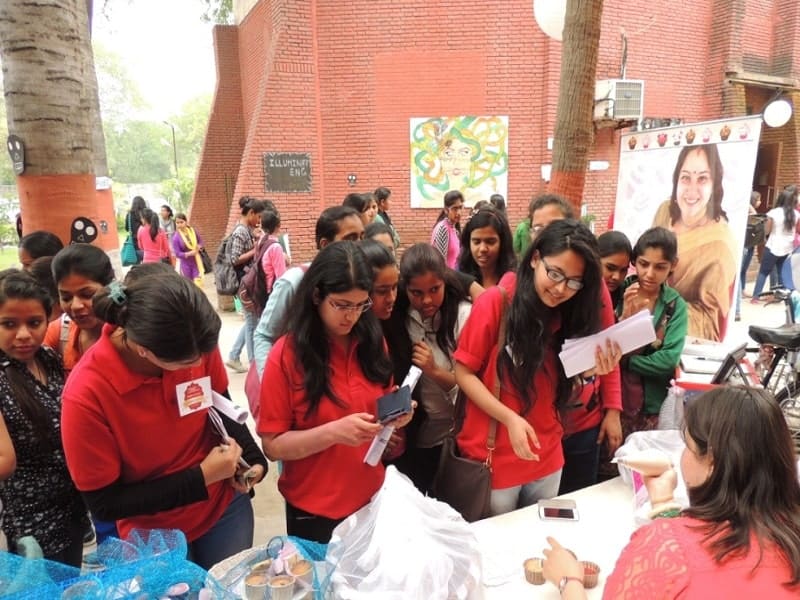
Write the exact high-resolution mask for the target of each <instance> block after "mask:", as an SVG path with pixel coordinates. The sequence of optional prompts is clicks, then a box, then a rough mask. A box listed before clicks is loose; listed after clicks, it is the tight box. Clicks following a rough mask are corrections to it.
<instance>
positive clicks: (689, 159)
mask: <svg viewBox="0 0 800 600" xmlns="http://www.w3.org/2000/svg"><path fill="white" fill-rule="evenodd" d="M760 135H761V117H760V116H759V117H748V118H742V119H727V120H724V121H713V122H705V123H692V124H684V125H678V126H674V127H665V128H661V129H652V130H644V131H637V132H634V133H629V134H626V135H623V136H622V138H621V144H620V164H619V181H618V184H617V200H616V207H615V209H614V229H617V230H619V231H622V232H623V233H625V235H627V236H628V238H629V239H630V240H631V244H635V243H636V240H637V239H638V238H639V236H640V235H641V234H642V233H643V232H644V231H645V230H646V229H648V228H650V227H655V226H661V227H666V228H667V229H670V230H672V231H673V232H674V233H675V234H676V236H677V238H678V263H677V264H676V265H675V269H674V270H673V272H672V274H671V275H670V279H669V283H670V285H671V286H672V287H674V288H675V289H676V290H677V291H678V292H679V293H680V294H681V296H683V299H684V300H686V303H687V305H688V308H689V335H690V336H694V337H699V338H705V339H711V340H717V341H719V340H722V339H723V338H724V336H725V332H726V330H727V324H728V317H729V316H730V310H731V304H732V300H733V292H734V285H735V282H736V274H737V273H738V272H739V265H740V264H741V260H742V247H743V245H744V234H745V229H746V225H747V215H748V206H749V201H750V192H751V190H752V186H753V171H754V170H755V164H756V154H757V153H758V140H759V137H760Z"/></svg>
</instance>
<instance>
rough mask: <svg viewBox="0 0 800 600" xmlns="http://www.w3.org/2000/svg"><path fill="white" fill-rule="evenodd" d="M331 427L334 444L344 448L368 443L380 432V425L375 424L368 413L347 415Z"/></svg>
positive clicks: (372, 416)
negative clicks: (341, 445) (342, 445)
mask: <svg viewBox="0 0 800 600" xmlns="http://www.w3.org/2000/svg"><path fill="white" fill-rule="evenodd" d="M331 425H333V426H334V429H333V431H334V437H335V439H336V441H335V443H337V444H344V445H345V446H360V445H361V444H364V443H365V442H370V441H372V439H373V438H374V437H375V436H376V435H378V432H379V431H380V430H381V424H380V423H375V417H374V415H371V414H369V413H355V414H352V415H347V416H346V417H342V418H341V419H338V420H336V421H334V422H333V423H331Z"/></svg>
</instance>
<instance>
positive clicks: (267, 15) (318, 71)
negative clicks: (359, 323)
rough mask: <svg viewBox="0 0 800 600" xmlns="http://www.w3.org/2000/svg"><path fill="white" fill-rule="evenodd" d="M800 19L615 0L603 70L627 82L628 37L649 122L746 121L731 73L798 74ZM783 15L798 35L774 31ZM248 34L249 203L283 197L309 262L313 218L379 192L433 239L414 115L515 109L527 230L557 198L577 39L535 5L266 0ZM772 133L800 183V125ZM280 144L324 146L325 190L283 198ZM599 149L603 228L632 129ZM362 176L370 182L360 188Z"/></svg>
mask: <svg viewBox="0 0 800 600" xmlns="http://www.w3.org/2000/svg"><path fill="white" fill-rule="evenodd" d="M797 13H798V10H797V7H796V3H795V0H748V1H745V0H715V1H714V2H711V3H704V2H694V3H689V2H685V3H680V4H679V5H676V4H675V3H667V2H663V3H652V2H646V1H645V0H628V1H625V2H623V1H622V0H606V2H605V6H604V12H603V24H602V34H601V40H600V54H599V60H598V68H597V78H598V79H606V78H617V77H620V71H621V67H622V64H621V63H622V37H621V33H622V31H623V30H624V32H625V34H626V37H627V42H628V54H627V63H626V76H627V77H628V78H630V79H643V80H645V101H644V106H645V110H644V113H645V115H647V116H653V117H678V118H682V119H684V120H685V121H687V122H693V121H703V120H709V119H715V118H720V117H723V116H732V115H737V114H745V112H746V110H747V106H748V105H750V102H749V101H748V96H747V94H746V89H745V88H744V86H742V85H741V84H733V83H731V82H730V81H728V80H727V79H726V77H725V74H726V73H727V72H728V71H731V70H742V69H747V67H752V66H754V65H755V66H758V65H761V64H764V65H769V69H771V70H775V69H776V68H778V67H780V68H781V69H786V68H787V67H785V66H780V65H785V64H788V65H789V66H788V69H789V72H791V73H792V74H794V76H796V75H797V73H798V71H799V70H800V32H799V31H798V28H799V27H800V21H799V19H800V17H799V16H798V14H797ZM765 17H767V18H765ZM776 24H779V25H780V31H781V33H782V34H783V35H781V36H775V35H774V34H775V33H776V29H775V28H776V26H777V25H776ZM238 32H239V34H238V38H237V44H238V52H237V59H236V61H235V63H236V64H237V65H238V69H239V71H240V73H241V75H240V79H241V89H242V91H241V93H240V94H239V97H238V99H237V97H236V96H235V95H231V96H221V95H219V94H218V98H217V102H218V103H219V102H222V103H227V102H232V103H234V104H235V105H236V109H237V110H239V112H240V114H241V119H240V124H239V126H240V127H241V128H242V129H241V131H242V132H243V133H242V139H241V140H239V145H238V146H236V148H237V149H238V151H239V155H240V158H241V161H240V164H239V171H238V173H239V174H238V177H237V178H236V183H235V190H234V198H238V197H239V196H241V195H242V194H253V195H258V196H262V197H267V196H269V197H270V198H271V199H272V200H274V201H275V202H276V204H277V205H278V207H279V209H280V210H281V213H282V217H283V228H284V230H288V231H289V232H290V233H291V234H292V239H293V241H292V247H293V251H294V254H295V258H296V259H297V258H307V257H309V256H311V255H312V254H313V252H314V249H313V224H314V222H315V220H316V217H317V215H318V214H319V212H320V210H321V209H322V208H324V207H325V206H330V205H333V204H338V203H340V202H341V200H342V198H343V197H344V196H345V194H347V193H349V192H351V191H367V190H373V189H374V188H376V187H377V186H379V185H385V186H387V187H389V188H390V189H391V190H392V192H393V195H392V199H393V205H392V208H391V211H390V213H391V215H392V218H393V221H394V222H395V224H396V225H397V227H398V229H399V230H400V235H401V237H402V239H403V242H404V244H410V243H413V242H415V241H424V240H427V239H428V237H429V232H430V229H431V227H432V224H433V222H434V220H435V218H436V214H437V212H438V211H437V210H435V209H425V210H422V209H413V210H412V209H411V208H410V207H409V193H410V189H409V188H410V182H409V144H408V119H409V118H411V117H430V116H440V115H449V116H456V115H462V114H478V115H480V114H485V115H508V117H509V191H508V204H509V213H510V221H511V223H512V226H514V225H515V224H516V223H517V222H518V221H519V220H520V219H522V218H523V217H524V215H525V213H526V211H527V205H528V202H529V200H530V198H531V196H532V195H535V194H538V193H541V192H543V191H545V189H546V184H545V183H544V182H543V181H542V179H541V176H540V168H541V165H542V164H548V163H550V162H551V153H550V151H548V150H547V146H546V145H547V138H548V137H550V136H552V135H553V124H554V121H555V114H556V108H557V106H556V102H557V96H558V81H559V70H560V53H561V44H560V43H559V42H555V41H552V40H550V39H548V38H547V37H546V36H545V35H544V34H543V33H542V32H541V31H540V30H539V29H538V27H537V26H536V23H535V21H534V19H533V14H532V10H531V1H530V0H504V1H503V2H499V1H498V2H478V1H477V0H471V1H470V0H462V1H459V2H455V1H453V0H442V1H440V2H436V3H431V2H428V1H423V0H407V1H406V2H403V3H397V2H395V1H394V0H351V1H349V2H346V3H342V2H339V1H338V0H261V1H260V2H259V3H258V4H257V5H256V6H255V7H254V8H253V9H252V10H251V11H250V12H249V13H248V14H247V16H246V17H245V18H244V20H243V21H242V22H241V23H240V25H239V26H238ZM220 41H225V42H228V41H230V40H229V39H228V38H225V40H221V39H220V38H218V39H217V43H218V45H219V43H220ZM783 57H788V58H783ZM781 61H782V62H781ZM778 63H780V65H779V64H778ZM764 68H766V67H764ZM222 75H223V76H228V75H229V74H227V73H222ZM761 108H762V107H761V106H758V107H756V111H757V112H760V110H761ZM215 112H216V109H215ZM215 131H218V130H215ZM209 135H212V131H211V128H210V129H209ZM214 135H217V134H214ZM769 136H778V137H780V138H781V139H782V140H785V143H784V151H783V154H782V161H781V178H783V177H784V176H785V177H787V178H791V177H794V178H795V179H798V177H797V150H796V148H797V143H798V141H800V140H798V139H797V137H798V133H797V131H796V130H795V128H794V127H793V126H791V127H790V126H786V127H785V128H781V130H780V131H779V132H772V133H770V134H769ZM789 147H791V148H789ZM267 151H282V152H307V153H309V154H310V155H311V161H312V178H313V187H312V190H311V192H310V193H295V194H272V195H269V194H267V193H266V192H265V191H264V189H265V188H264V172H263V165H262V157H263V154H264V152H267ZM232 153H233V152H232ZM590 158H591V159H592V160H602V161H608V163H609V168H608V169H607V170H604V171H592V172H590V173H589V174H588V177H587V180H586V192H585V201H586V203H587V204H588V207H589V211H590V212H591V213H593V214H595V215H596V217H597V223H598V227H597V230H598V232H599V231H603V230H604V229H605V223H606V221H607V219H608V216H609V214H610V213H611V210H612V208H613V204H614V199H615V196H616V184H617V168H618V162H619V132H617V131H614V130H611V129H601V130H599V131H598V132H597V133H596V136H595V144H594V148H593V150H592V152H591V155H590ZM204 168H205V167H201V171H202V170H203V169H204ZM350 173H354V174H355V175H356V176H357V184H356V185H355V186H353V187H350V186H349V185H348V182H347V175H348V174H350ZM207 202H212V199H211V198H210V197H209V196H203V197H200V196H198V197H197V200H196V204H202V205H203V206H205V204H206V203H207ZM226 214H227V226H228V228H229V229H230V227H232V224H233V223H234V222H235V220H236V219H237V218H238V210H237V206H236V205H235V203H234V205H232V206H230V209H229V210H228V211H227V213H226ZM223 220H224V219H223ZM220 222H222V221H220ZM217 227H219V225H217Z"/></svg>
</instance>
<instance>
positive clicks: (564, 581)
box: [558, 575, 583, 596]
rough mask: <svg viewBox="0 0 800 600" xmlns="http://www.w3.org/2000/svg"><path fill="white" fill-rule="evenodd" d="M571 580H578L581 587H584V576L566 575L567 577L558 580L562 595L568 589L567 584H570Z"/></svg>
mask: <svg viewBox="0 0 800 600" xmlns="http://www.w3.org/2000/svg"><path fill="white" fill-rule="evenodd" d="M570 581H577V582H578V583H580V584H581V587H583V578H582V577H570V576H569V575H566V576H565V577H562V578H561V580H560V581H559V582H558V593H559V594H561V595H562V596H563V595H564V592H565V591H566V589H567V585H568V584H569V582H570Z"/></svg>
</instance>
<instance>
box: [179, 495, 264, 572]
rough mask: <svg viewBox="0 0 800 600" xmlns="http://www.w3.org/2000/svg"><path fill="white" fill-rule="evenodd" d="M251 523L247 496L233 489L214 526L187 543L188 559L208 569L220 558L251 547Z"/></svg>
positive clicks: (252, 522)
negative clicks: (229, 500)
mask: <svg viewBox="0 0 800 600" xmlns="http://www.w3.org/2000/svg"><path fill="white" fill-rule="evenodd" d="M253 526H254V521H253V505H252V503H251V502H250V496H248V495H247V494H240V493H239V492H236V494H235V495H234V496H233V499H232V500H231V503H230V504H229V505H228V508H226V509H225V512H224V513H222V516H221V517H220V518H219V520H218V521H217V522H216V523H214V526H213V527H212V528H211V529H209V530H208V531H207V532H206V533H204V534H203V535H201V536H200V537H199V538H197V539H196V540H195V541H193V542H190V543H189V556H188V558H189V560H190V561H192V562H193V563H195V564H197V565H200V566H201V567H202V568H204V569H205V570H206V571H207V570H209V569H210V568H211V567H213V566H214V565H215V564H217V563H218V562H220V561H221V560H225V559H226V558H228V557H229V556H233V555H234V554H236V553H238V552H241V551H242V550H246V549H247V548H251V547H252V546H253Z"/></svg>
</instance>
